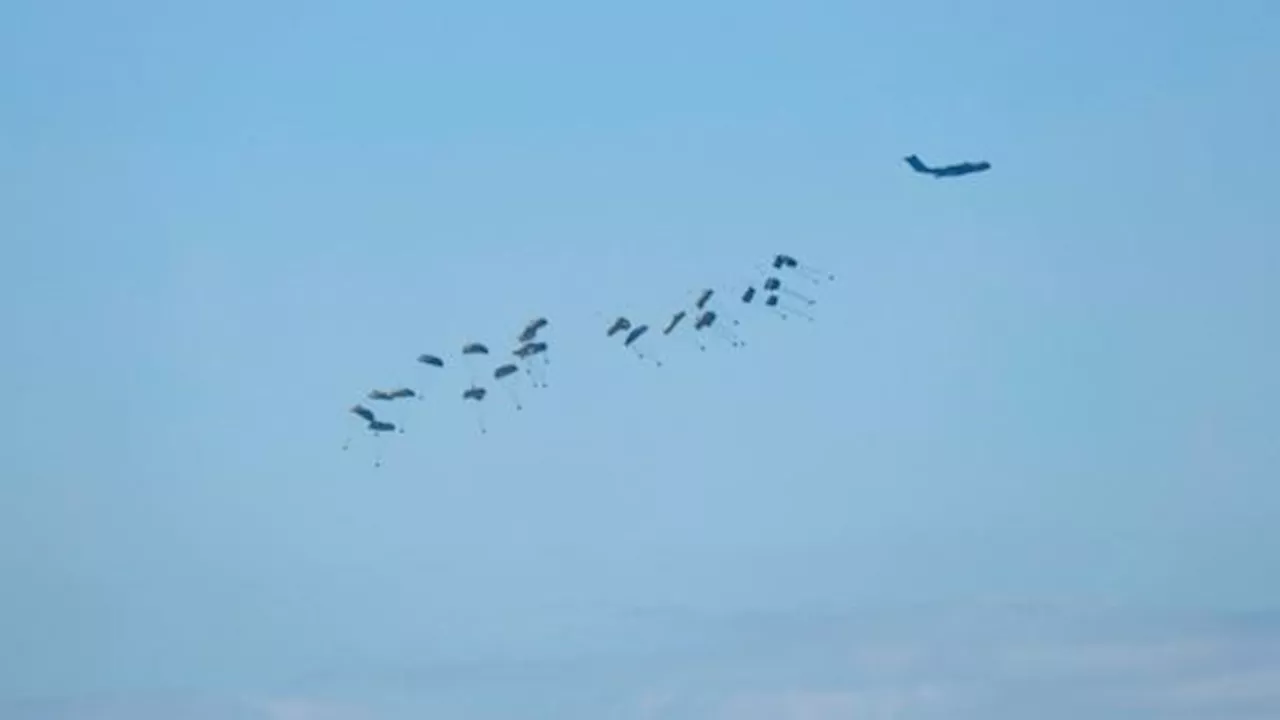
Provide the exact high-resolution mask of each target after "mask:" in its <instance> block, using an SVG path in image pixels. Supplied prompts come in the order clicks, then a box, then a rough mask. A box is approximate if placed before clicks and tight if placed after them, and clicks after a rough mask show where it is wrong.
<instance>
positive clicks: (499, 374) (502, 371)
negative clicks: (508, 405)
mask: <svg viewBox="0 0 1280 720" xmlns="http://www.w3.org/2000/svg"><path fill="white" fill-rule="evenodd" d="M518 372H520V368H519V367H517V366H515V365H514V364H511V363H508V364H506V365H501V366H499V367H498V368H497V369H495V370H494V371H493V379H494V381H495V382H500V383H502V386H503V387H504V388H506V390H507V394H508V395H510V396H511V402H513V403H515V405H516V410H523V409H524V406H523V405H521V404H520V394H519V393H518V392H516V389H515V387H514V386H513V385H512V381H507V382H502V381H503V380H506V379H507V378H509V377H511V376H512V375H515V374H516V373H518Z"/></svg>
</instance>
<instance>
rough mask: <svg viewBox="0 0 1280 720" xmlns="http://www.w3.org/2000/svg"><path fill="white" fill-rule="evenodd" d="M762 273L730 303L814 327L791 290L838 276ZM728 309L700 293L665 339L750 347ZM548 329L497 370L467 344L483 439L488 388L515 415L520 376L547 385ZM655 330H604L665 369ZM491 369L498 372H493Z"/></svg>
mask: <svg viewBox="0 0 1280 720" xmlns="http://www.w3.org/2000/svg"><path fill="white" fill-rule="evenodd" d="M759 269H761V270H763V271H764V277H763V278H761V279H760V280H759V281H758V282H757V283H749V284H747V285H746V287H743V288H735V289H734V290H733V291H732V294H731V295H730V300H729V303H728V304H737V305H742V306H747V307H751V308H759V309H762V310H763V311H765V312H768V313H771V314H774V315H776V316H778V317H780V318H782V319H786V318H789V317H793V316H794V317H799V318H803V319H805V320H808V321H810V322H812V321H813V319H814V318H813V315H812V314H810V313H809V312H808V310H807V308H808V307H810V306H812V305H815V304H816V302H817V301H816V300H814V299H813V298H811V297H809V296H808V295H806V294H804V293H802V292H799V291H797V290H795V289H793V288H792V287H791V285H792V284H793V283H794V282H795V280H797V279H799V280H803V281H804V282H806V283H809V284H814V285H818V284H821V283H822V282H823V281H825V280H834V279H835V276H834V275H832V274H830V273H827V272H824V271H822V270H819V269H818V268H815V267H812V266H809V265H805V264H803V263H801V262H800V261H798V260H796V259H795V258H794V257H792V256H790V255H775V256H774V257H773V260H772V262H771V263H770V264H769V268H763V267H761V268H759ZM784 277H785V278H786V280H784ZM735 301H736V303H735ZM725 305H726V303H722V302H720V301H719V300H717V293H716V290H714V289H712V288H706V289H704V290H702V291H700V292H699V293H698V296H697V299H696V300H695V301H694V303H693V305H692V306H691V307H688V308H681V309H679V310H676V311H675V312H674V313H673V314H672V315H671V317H670V318H668V319H666V320H665V321H664V323H663V325H662V326H661V334H662V335H663V336H671V335H673V334H675V333H677V332H681V328H682V327H683V328H687V329H688V330H687V331H688V332H690V333H692V337H693V338H694V340H695V341H696V342H697V344H698V347H699V349H700V350H704V351H705V350H706V349H707V346H708V343H709V342H723V343H728V344H729V345H730V346H732V347H743V346H745V345H746V343H745V342H744V341H743V340H742V338H741V337H740V336H739V335H738V332H737V331H736V330H735V329H734V328H735V327H736V326H738V325H740V321H739V320H738V319H737V318H735V317H733V313H731V312H730V311H729V310H728V309H727V308H726V307H725ZM549 325H550V322H549V321H548V320H547V319H546V318H544V317H539V318H535V319H534V320H531V321H530V322H529V323H528V324H526V325H525V326H524V328H523V329H522V330H521V331H520V332H519V334H517V335H516V337H515V342H514V347H513V348H512V349H511V350H510V351H509V352H510V354H509V356H505V357H504V358H503V360H505V361H503V360H500V361H498V363H497V365H496V367H494V366H493V362H494V354H493V353H491V352H490V349H489V346H487V345H485V344H484V343H479V342H471V343H467V344H465V345H463V346H462V349H461V351H460V353H459V356H460V357H459V360H460V361H461V362H462V363H464V364H465V365H466V366H467V370H468V372H469V376H470V384H469V385H468V386H467V387H466V388H464V389H463V390H462V393H461V398H460V399H461V400H462V401H463V402H469V403H473V404H474V405H475V406H476V421H477V425H478V427H479V430H480V432H481V433H482V434H483V433H487V432H488V429H487V427H486V425H485V420H484V414H483V411H482V409H481V406H482V403H483V402H484V400H485V398H487V397H488V395H489V385H487V384H486V383H490V382H491V383H492V385H493V386H497V387H501V388H503V389H504V390H505V391H506V394H507V395H508V397H509V399H510V401H511V403H512V404H513V405H514V406H515V409H516V410H522V409H523V408H524V406H523V403H522V402H521V399H520V394H519V392H518V391H517V389H516V386H515V382H514V381H515V380H516V379H517V378H518V375H519V373H520V372H521V371H522V370H523V372H524V374H525V376H527V377H528V378H529V381H530V383H531V385H532V386H533V387H534V388H546V387H547V382H546V366H547V365H548V364H549V360H548V357H547V349H548V344H547V343H546V341H545V340H543V339H542V335H541V333H543V332H544V331H545V330H546V329H547V328H548V326H549ZM650 327H651V326H650V325H649V324H647V323H645V322H640V321H633V320H632V319H630V318H627V317H625V316H619V317H617V318H616V319H614V320H613V321H612V322H611V323H610V324H609V325H608V327H607V328H605V333H604V334H605V337H606V338H615V337H618V336H621V343H622V346H623V347H625V348H627V349H629V350H631V351H632V352H633V353H634V354H635V355H636V356H637V357H639V358H640V359H642V360H648V361H652V362H654V363H655V364H656V365H658V366H662V360H661V359H660V358H659V357H658V356H657V354H656V350H655V349H654V347H653V341H654V336H653V335H650V334H649V333H650ZM654 327H657V326H656V325H655V326H654ZM418 362H419V363H420V364H422V365H424V366H426V368H428V369H436V370H442V369H444V367H445V359H444V358H443V357H441V356H440V355H431V354H423V355H419V356H418ZM488 367H492V369H491V370H487V369H486V368H488ZM413 398H417V399H419V400H421V399H422V395H421V394H420V393H419V392H418V391H416V390H414V389H412V388H408V387H396V388H392V389H374V390H371V391H369V392H368V393H367V394H366V395H365V399H366V400H367V401H368V402H369V403H371V404H372V403H380V404H388V403H398V402H400V401H404V400H409V399H413ZM349 412H350V413H351V414H352V415H354V416H355V417H357V418H359V420H360V421H361V422H363V423H364V426H365V428H364V429H365V430H366V431H367V432H368V433H369V434H371V435H373V436H375V437H376V436H380V435H382V434H383V433H403V432H404V428H403V427H401V426H399V425H397V424H396V423H394V422H391V421H388V420H384V419H381V418H379V417H378V414H377V413H375V412H374V411H373V410H372V409H371V408H370V407H369V406H368V405H366V404H364V403H358V404H356V405H353V406H352V407H351V408H350V409H349ZM350 443H351V439H350V438H348V439H347V441H346V442H345V443H344V444H343V450H346V449H348V448H349V447H350ZM373 464H374V466H375V467H380V466H381V465H382V458H381V455H380V454H379V455H377V456H376V457H375V459H374V463H373Z"/></svg>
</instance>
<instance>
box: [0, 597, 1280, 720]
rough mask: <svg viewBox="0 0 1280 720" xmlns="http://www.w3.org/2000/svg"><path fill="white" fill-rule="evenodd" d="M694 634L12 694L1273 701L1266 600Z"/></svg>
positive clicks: (612, 711)
mask: <svg viewBox="0 0 1280 720" xmlns="http://www.w3.org/2000/svg"><path fill="white" fill-rule="evenodd" d="M646 622H648V623H649V629H650V630H651V631H653V632H655V633H657V632H674V633H687V634H689V635H690V637H692V636H693V635H694V634H695V630H696V635H697V639H696V641H690V642H689V643H687V644H686V645H684V646H683V647H682V648H680V649H675V648H670V649H665V650H661V651H658V652H649V653H647V654H644V655H639V654H627V653H625V652H623V651H622V650H619V651H618V652H617V653H615V654H599V655H593V656H590V657H586V656H584V657H580V658H576V659H572V660H559V661H555V662H549V661H548V662H539V661H538V660H537V659H536V658H512V659H508V660H504V661H497V660H495V661H492V662H488V663H474V664H470V665H466V666H457V667H420V668H382V669H377V668H370V669H369V670H368V672H367V673H364V674H363V675H362V677H360V678H358V679H357V680H356V681H354V682H349V683H344V682H343V680H342V678H341V677H340V676H338V675H329V676H327V677H328V680H327V681H326V683H324V684H325V687H320V686H319V685H317V686H316V687H314V688H312V689H311V692H310V693H309V694H308V693H307V692H301V693H294V694H289V695H287V696H282V697H278V698H265V699H259V700H235V701H229V700H211V699H183V700H172V699H168V700H165V699H155V698H124V699H112V700H101V701H92V700H78V701H63V702H58V701H48V702H43V703H31V702H28V703H13V704H10V705H9V706H8V707H0V710H3V712H2V713H0V714H2V715H3V716H4V717H6V718H12V719H13V720H53V719H54V718H57V719H58V720H117V718H119V719H120V720H124V719H125V718H128V720H153V719H154V720H160V719H161V718H164V719H165V720H204V719H205V718H211V719H212V718H218V719H219V720H401V719H402V718H406V719H407V718H411V717H422V716H423V714H424V713H429V714H432V715H436V714H437V713H441V714H446V715H448V716H449V717H452V718H477V719H480V718H483V719H489V718H508V717H520V718H522V719H524V718H530V717H546V718H553V717H555V718H583V719H584V720H585V719H586V718H589V717H590V718H601V717H603V718H610V719H612V720H766V719H768V720H933V719H935V718H937V719H939V720H940V719H941V718H948V720H968V719H969V718H973V719H974V720H977V719H978V718H982V720H1003V719H1005V718H1008V719H1010V720H1012V719H1014V718H1018V719H1019V720H1021V719H1022V718H1028V717H1034V718H1037V720H1056V719H1058V718H1062V719H1063V720H1065V719H1066V718H1073V719H1075V718H1079V717H1082V716H1088V717H1091V718H1095V719H1102V720H1106V719H1109V718H1116V719H1117V720H1118V719H1120V718H1124V719H1125V720H1142V719H1144V718H1151V719H1152V720H1155V719H1156V718H1160V719H1161V720H1166V719H1167V718H1177V719H1180V720H1181V719H1186V720H1192V719H1198V718H1213V719H1214V720H1260V718H1263V717H1270V718H1274V717H1280V623H1277V622H1276V620H1275V618H1274V617H1273V616H1267V615H1254V616H1244V615H1240V616H1236V615H1226V614H1219V615H1196V616H1190V615H1181V616H1174V615H1166V616H1159V615H1154V614H1152V613H1138V612H1132V613H1130V612H1122V611H1106V612H1101V611H1098V612H1090V611H1078V610H1068V609H1054V608H1025V607H1024V608H1019V607H1005V608H987V609H981V610H964V611H956V610H928V609H919V610H916V611H912V612H903V611H898V612H893V613H854V614H847V615H823V616H819V615H802V614H795V615H781V614H779V615H768V614H760V615H739V616H724V617H717V616H715V615H714V614H712V615H702V614H695V613H688V614H681V613H678V612H676V613H670V614H666V615H663V616H661V617H657V616H653V617H650V618H649V619H648V620H647V621H646Z"/></svg>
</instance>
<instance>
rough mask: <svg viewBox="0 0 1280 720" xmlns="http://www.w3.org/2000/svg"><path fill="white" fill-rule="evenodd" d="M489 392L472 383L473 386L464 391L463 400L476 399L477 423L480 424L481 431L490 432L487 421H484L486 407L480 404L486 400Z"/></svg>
mask: <svg viewBox="0 0 1280 720" xmlns="http://www.w3.org/2000/svg"><path fill="white" fill-rule="evenodd" d="M488 394H489V391H488V390H485V389H484V388H482V387H480V386H478V385H472V386H471V387H469V388H467V389H466V390H463V391H462V399H463V400H474V401H475V403H476V423H477V424H478V425H479V427H480V432H481V433H487V432H489V430H488V428H487V427H485V423H484V408H482V407H481V406H480V403H481V402H482V401H483V400H484V398H485V396H486V395H488Z"/></svg>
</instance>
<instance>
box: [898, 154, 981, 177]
mask: <svg viewBox="0 0 1280 720" xmlns="http://www.w3.org/2000/svg"><path fill="white" fill-rule="evenodd" d="M903 159H904V160H906V161H907V164H908V165H910V166H911V169H912V170H915V171H916V172H918V173H925V174H926V175H932V176H934V177H936V178H942V177H957V176H960V175H968V174H969V173H976V172H982V171H983V170H990V169H991V163H989V162H986V161H983V162H976V163H974V162H963V163H958V164H955V165H947V166H944V167H939V168H931V167H929V166H928V165H925V164H924V163H922V162H920V158H918V157H916V156H915V155H908V156H907V157H905V158H903Z"/></svg>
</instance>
